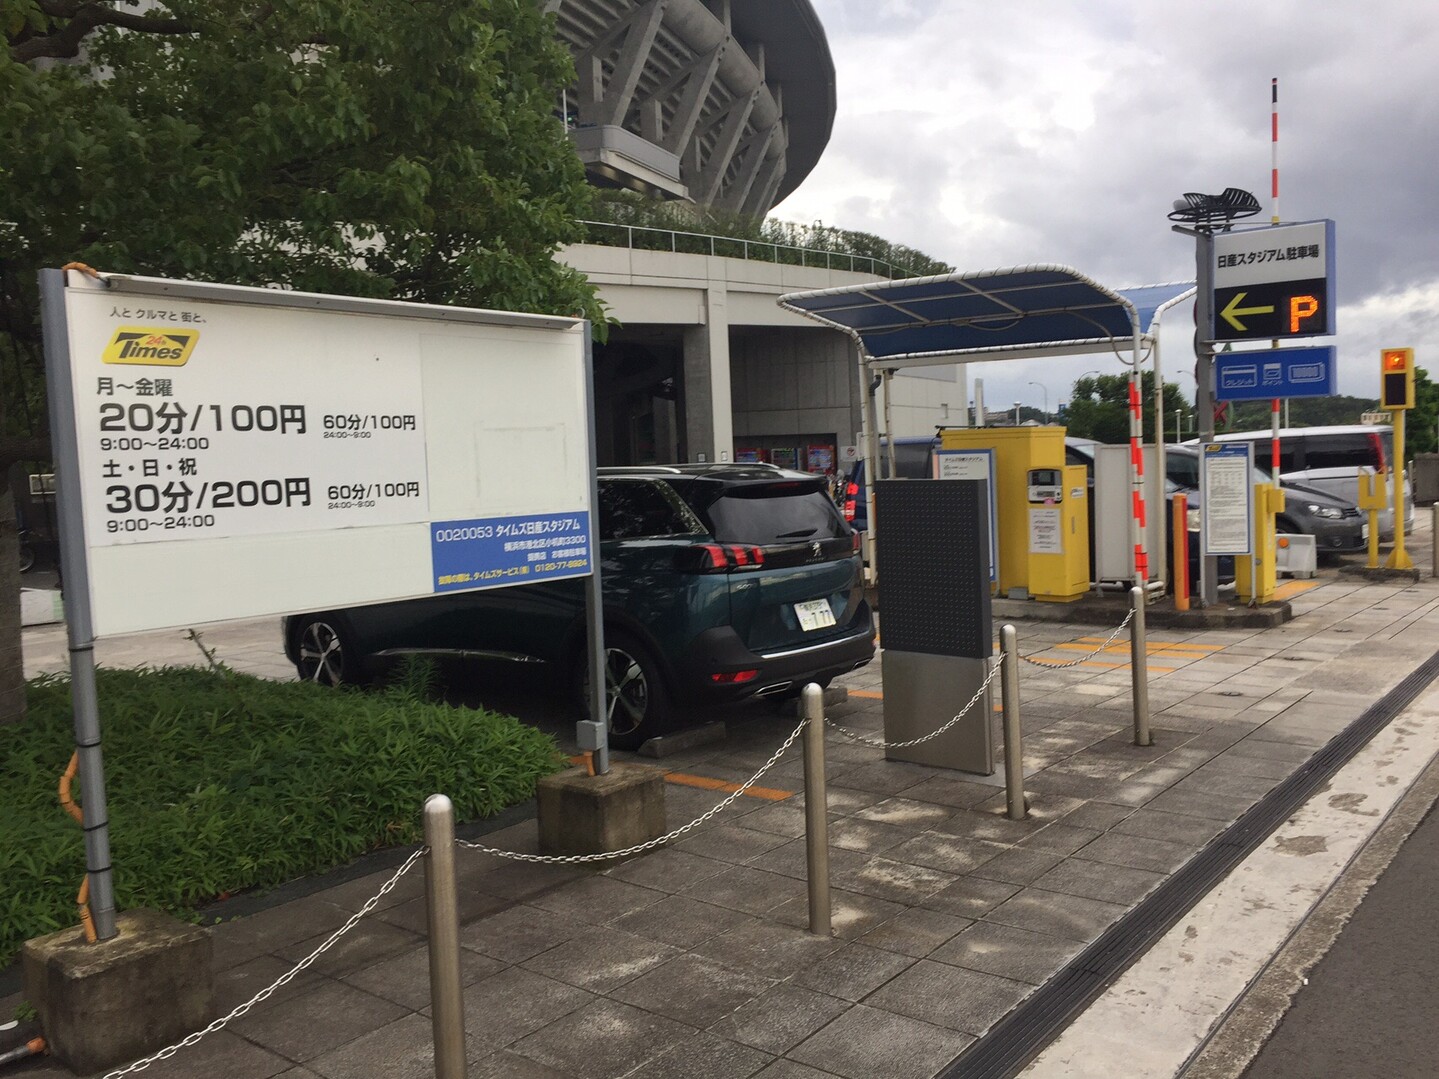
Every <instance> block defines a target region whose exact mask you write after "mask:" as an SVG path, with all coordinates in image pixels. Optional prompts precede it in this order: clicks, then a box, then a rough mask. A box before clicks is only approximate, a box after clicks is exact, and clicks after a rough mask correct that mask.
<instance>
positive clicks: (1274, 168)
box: [1269, 79, 1279, 483]
mask: <svg viewBox="0 0 1439 1079" xmlns="http://www.w3.org/2000/svg"><path fill="white" fill-rule="evenodd" d="M1269 188H1270V194H1271V196H1272V197H1273V199H1274V213H1273V216H1271V217H1270V219H1269V223H1270V224H1271V225H1277V224H1279V80H1278V79H1270V80H1269ZM1270 347H1271V348H1278V347H1279V342H1278V341H1274V342H1272V344H1271V346H1270ZM1269 459H1270V464H1271V466H1272V467H1271V468H1270V471H1271V472H1272V473H1273V474H1274V482H1275V483H1278V482H1279V398H1277V397H1276V398H1274V400H1273V401H1272V402H1271V403H1270V405H1269Z"/></svg>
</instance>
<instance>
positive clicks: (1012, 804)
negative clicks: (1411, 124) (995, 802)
mask: <svg viewBox="0 0 1439 1079" xmlns="http://www.w3.org/2000/svg"><path fill="white" fill-rule="evenodd" d="M999 650H1000V657H999V662H1000V666H1001V671H1000V699H1001V701H1002V702H1003V705H1004V793H1005V800H1006V803H1007V805H1008V816H1009V819H1010V820H1024V818H1025V817H1027V816H1028V815H1029V805H1028V803H1027V802H1026V800H1025V797H1024V742H1023V736H1022V735H1021V733H1020V729H1019V633H1018V631H1017V630H1016V629H1015V628H1014V627H1013V626H1011V625H1005V626H1001V627H1000V629H999Z"/></svg>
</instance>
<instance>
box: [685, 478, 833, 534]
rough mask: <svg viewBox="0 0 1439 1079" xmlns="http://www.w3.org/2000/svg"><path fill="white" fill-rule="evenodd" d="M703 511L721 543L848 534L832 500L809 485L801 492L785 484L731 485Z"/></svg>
mask: <svg viewBox="0 0 1439 1079" xmlns="http://www.w3.org/2000/svg"><path fill="white" fill-rule="evenodd" d="M706 512H707V513H708V514H709V518H710V522H711V523H712V524H713V526H714V537H715V539H717V540H719V541H720V542H721V543H754V544H760V545H764V544H770V543H798V542H800V541H802V540H825V539H838V538H840V537H842V536H847V535H848V534H849V527H848V526H847V525H846V524H845V523H844V519H843V518H841V517H840V515H839V513H838V512H837V511H836V510H835V508H834V503H833V502H831V501H830V500H829V499H827V498H825V496H824V495H823V494H822V493H821V492H820V491H818V490H816V489H815V488H813V487H807V488H805V489H804V490H803V491H796V490H795V489H794V488H793V487H791V486H790V485H788V484H776V485H774V486H768V485H764V486H753V487H737V488H732V489H731V490H728V491H726V492H725V494H724V495H723V497H721V498H718V499H716V500H715V501H714V502H713V503H711V504H710V505H709V506H708V507H707V509H706Z"/></svg>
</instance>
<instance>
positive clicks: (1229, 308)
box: [1219, 292, 1274, 333]
mask: <svg viewBox="0 0 1439 1079" xmlns="http://www.w3.org/2000/svg"><path fill="white" fill-rule="evenodd" d="M1248 295H1249V293H1247V292H1236V293H1235V294H1234V299H1232V300H1230V301H1229V302H1228V303H1227V304H1225V305H1224V310H1223V311H1221V312H1219V314H1220V316H1221V317H1222V318H1223V319H1224V321H1225V322H1227V323H1229V325H1231V326H1233V327H1234V328H1235V329H1236V330H1239V331H1240V332H1241V333H1242V332H1244V331H1246V330H1248V328H1249V327H1247V326H1245V325H1244V323H1242V322H1240V321H1239V316H1240V315H1272V314H1274V305H1273V304H1270V305H1269V306H1268V307H1240V306H1239V302H1240V301H1241V300H1243V299H1244V297H1246V296H1248Z"/></svg>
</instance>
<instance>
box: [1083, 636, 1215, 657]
mask: <svg viewBox="0 0 1439 1079" xmlns="http://www.w3.org/2000/svg"><path fill="white" fill-rule="evenodd" d="M1079 639H1080V640H1081V641H1088V642H1090V643H1091V644H1099V643H1100V642H1101V641H1105V640H1107V639H1108V638H1106V637H1081V638H1079ZM1149 647H1150V648H1173V649H1175V650H1177V651H1180V652H1202V653H1203V654H1204V655H1211V654H1212V653H1214V652H1222V651H1224V649H1225V647H1226V646H1225V645H1222V644H1189V643H1187V642H1184V641H1155V642H1154V643H1152V644H1151V645H1150V646H1149Z"/></svg>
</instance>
